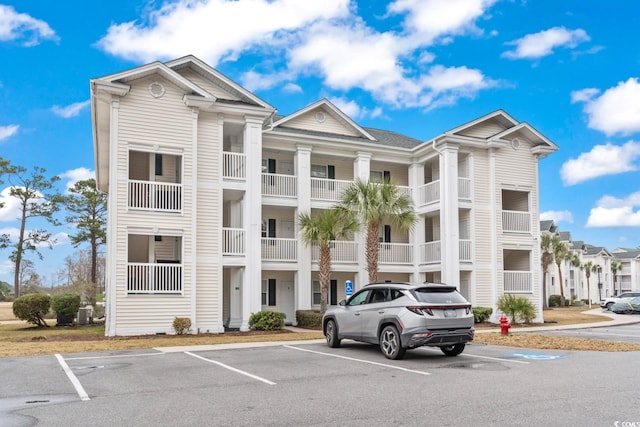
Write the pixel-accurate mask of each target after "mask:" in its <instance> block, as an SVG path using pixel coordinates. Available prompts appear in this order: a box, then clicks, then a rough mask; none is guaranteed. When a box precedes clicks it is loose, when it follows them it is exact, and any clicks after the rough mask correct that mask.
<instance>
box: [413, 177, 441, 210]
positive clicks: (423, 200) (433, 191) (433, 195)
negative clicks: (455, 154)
mask: <svg viewBox="0 0 640 427" xmlns="http://www.w3.org/2000/svg"><path fill="white" fill-rule="evenodd" d="M439 200H440V180H435V181H431V182H428V183H426V184H424V185H421V186H420V187H418V204H419V205H428V204H429V203H435V202H437V201H439Z"/></svg>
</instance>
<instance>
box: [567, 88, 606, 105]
mask: <svg viewBox="0 0 640 427" xmlns="http://www.w3.org/2000/svg"><path fill="white" fill-rule="evenodd" d="M599 93H600V89H596V88H593V87H590V88H586V89H581V90H574V91H573V92H571V103H576V102H589V101H591V100H592V99H593V98H594V97H595V96H596V95H597V94H599Z"/></svg>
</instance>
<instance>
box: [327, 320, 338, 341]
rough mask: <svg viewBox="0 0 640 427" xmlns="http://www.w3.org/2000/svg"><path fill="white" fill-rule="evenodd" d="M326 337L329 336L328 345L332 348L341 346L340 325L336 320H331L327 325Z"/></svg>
mask: <svg viewBox="0 0 640 427" xmlns="http://www.w3.org/2000/svg"><path fill="white" fill-rule="evenodd" d="M325 337H326V338H327V345H328V346H329V347H331V348H338V347H340V338H338V327H337V326H336V322H334V321H333V320H329V321H328V322H327V326H325Z"/></svg>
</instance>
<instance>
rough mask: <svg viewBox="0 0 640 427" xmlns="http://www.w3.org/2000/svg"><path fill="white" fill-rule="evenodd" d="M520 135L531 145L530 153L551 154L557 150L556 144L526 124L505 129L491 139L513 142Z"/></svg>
mask: <svg viewBox="0 0 640 427" xmlns="http://www.w3.org/2000/svg"><path fill="white" fill-rule="evenodd" d="M520 135H522V136H524V138H526V139H527V140H528V141H529V142H530V143H531V144H532V145H533V146H532V148H531V151H533V152H534V153H536V152H538V153H540V154H543V153H551V152H554V151H556V150H557V149H558V146H557V145H556V144H554V143H553V142H551V141H550V140H549V139H548V138H547V137H546V136H544V135H542V134H541V133H540V132H538V131H537V130H536V129H534V128H533V127H532V126H530V125H529V124H528V123H526V122H523V123H520V124H519V125H516V126H513V127H511V128H509V129H505V130H504V131H502V132H501V133H499V134H497V135H494V136H493V137H492V138H493V139H502V140H506V141H513V140H514V139H516V138H518V136H520Z"/></svg>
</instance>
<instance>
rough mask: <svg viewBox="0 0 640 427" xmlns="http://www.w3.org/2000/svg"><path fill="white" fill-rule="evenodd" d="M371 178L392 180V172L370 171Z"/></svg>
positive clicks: (383, 180) (373, 179) (372, 180)
mask: <svg viewBox="0 0 640 427" xmlns="http://www.w3.org/2000/svg"><path fill="white" fill-rule="evenodd" d="M369 180H370V181H371V182H390V181H391V172H389V171H370V172H369Z"/></svg>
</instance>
